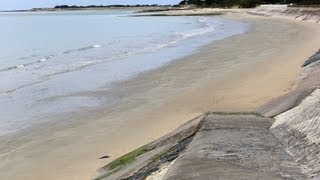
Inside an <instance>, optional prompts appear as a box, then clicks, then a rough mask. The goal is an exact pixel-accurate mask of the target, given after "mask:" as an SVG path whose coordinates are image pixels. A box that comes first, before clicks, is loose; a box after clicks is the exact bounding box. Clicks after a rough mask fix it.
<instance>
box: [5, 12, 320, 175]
mask: <svg viewBox="0 0 320 180" xmlns="http://www.w3.org/2000/svg"><path fill="white" fill-rule="evenodd" d="M226 18H235V19H239V20H242V21H246V22H248V23H251V24H252V28H251V30H250V31H249V32H248V33H245V34H243V35H237V36H234V37H231V38H228V39H225V40H222V41H219V42H216V43H214V44H211V45H209V46H206V47H204V48H203V49H201V51H200V52H199V53H196V54H194V55H191V56H189V57H186V58H184V59H183V60H177V61H175V62H174V63H171V64H169V65H167V66H166V67H163V68H161V69H158V70H155V71H152V72H146V73H144V74H141V75H140V76H138V77H136V78H134V79H131V80H129V81H126V82H121V83H118V84H115V85H114V90H113V91H106V92H95V93H94V94H93V95H94V96H104V95H109V96H119V97H124V98H123V101H122V102H120V103H119V104H113V105H112V107H109V106H107V107H101V109H98V110H95V113H94V114H92V112H91V113H88V114H87V115H82V116H81V117H79V118H77V119H72V120H66V121H63V122H61V123H55V124H47V125H46V126H42V127H35V128H34V130H33V131H28V132H25V133H24V134H20V135H15V136H12V137H6V138H5V139H3V138H2V139H0V143H1V144H0V147H1V148H0V158H1V163H0V172H1V173H0V179H68V180H70V179H77V180H79V179H90V178H92V177H94V176H95V175H96V173H95V171H96V170H97V169H98V168H99V167H101V166H103V165H104V164H106V163H107V162H109V161H110V160H112V159H115V158H116V157H117V156H120V155H122V154H124V153H126V152H129V151H131V150H133V149H135V148H137V147H139V146H141V145H143V144H146V143H148V142H150V141H152V140H154V139H156V138H159V137H161V136H163V135H164V134H166V133H167V132H170V131H171V130H173V129H175V128H176V127H178V125H180V124H182V123H183V122H186V121H187V120H188V119H191V118H192V117H195V116H197V115H199V114H201V113H203V112H206V111H209V110H210V111H252V110H254V109H255V108H257V107H258V106H260V105H261V104H263V103H265V102H266V101H268V100H270V99H272V98H274V97H277V96H279V95H282V94H284V93H286V92H288V91H290V90H291V89H292V88H293V87H294V86H295V85H296V83H297V80H296V79H297V76H298V73H299V70H300V66H301V64H303V61H304V60H305V59H307V58H308V57H309V56H310V55H312V54H313V53H315V52H316V51H317V50H318V47H320V27H319V25H316V24H312V23H306V22H297V21H293V20H288V19H280V18H266V17H254V16H249V15H241V16H240V15H239V14H237V15H236V16H234V15H232V14H231V15H227V16H226ZM104 155H109V156H111V158H110V159H107V160H99V157H101V156H104Z"/></svg>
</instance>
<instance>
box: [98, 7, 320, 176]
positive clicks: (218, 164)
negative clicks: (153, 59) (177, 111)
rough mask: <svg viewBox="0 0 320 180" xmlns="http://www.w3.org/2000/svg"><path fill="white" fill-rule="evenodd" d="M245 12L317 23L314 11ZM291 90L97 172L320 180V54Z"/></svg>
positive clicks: (189, 127)
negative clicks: (249, 109) (254, 108)
mask: <svg viewBox="0 0 320 180" xmlns="http://www.w3.org/2000/svg"><path fill="white" fill-rule="evenodd" d="M248 13H249V14H254V15H263V16H281V17H285V18H292V19H296V20H300V21H308V22H313V23H319V22H320V10H319V9H316V8H293V7H287V6H282V5H279V6H260V7H258V8H256V9H253V10H250V11H248ZM301 66H302V69H301V74H300V77H299V80H300V83H299V84H298V86H297V88H296V89H294V90H293V91H291V92H289V93H287V94H285V95H284V96H281V97H278V98H275V99H273V100H271V101H270V102H268V103H266V104H265V105H263V106H261V107H259V108H258V109H257V110H256V112H230V113H226V112H211V113H207V114H204V115H202V116H200V117H197V118H195V119H193V120H191V121H189V122H188V123H186V124H184V125H182V126H181V127H180V128H178V129H177V130H175V131H173V132H171V133H169V134H168V135H167V136H165V137H163V138H160V139H159V140H156V141H154V142H152V143H150V144H147V145H145V146H143V147H141V148H139V149H137V150H135V151H133V152H131V153H129V154H127V155H124V156H123V157H120V158H118V159H117V160H115V161H114V162H111V163H110V164H109V165H106V166H105V167H103V168H101V169H100V175H99V176H98V177H97V178H96V179H97V180H102V179H127V180H131V179H148V180H160V179H161V180H162V179H163V180H164V179H165V180H171V179H210V178H211V177H216V179H320V148H319V147H320V50H319V51H318V52H316V54H314V55H313V56H311V57H310V58H309V59H307V60H306V61H305V63H304V64H302V65H301Z"/></svg>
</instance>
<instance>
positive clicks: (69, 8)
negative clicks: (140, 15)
mask: <svg viewBox="0 0 320 180" xmlns="http://www.w3.org/2000/svg"><path fill="white" fill-rule="evenodd" d="M192 8H193V6H185V7H178V6H175V5H157V6H155V5H133V6H128V5H110V6H56V7H52V8H32V9H27V10H3V11H0V12H52V11H53V12H56V11H82V10H119V9H120V10H123V9H128V10H132V9H133V10H137V11H139V12H140V11H141V12H160V11H171V10H186V9H192Z"/></svg>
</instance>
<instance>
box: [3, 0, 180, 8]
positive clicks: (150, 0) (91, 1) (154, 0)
mask: <svg viewBox="0 0 320 180" xmlns="http://www.w3.org/2000/svg"><path fill="white" fill-rule="evenodd" d="M180 1H181V0H0V10H16V9H31V8H36V7H53V6H55V5H61V4H67V5H101V4H103V5H108V4H177V3H178V2H180Z"/></svg>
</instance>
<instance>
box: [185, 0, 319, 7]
mask: <svg viewBox="0 0 320 180" xmlns="http://www.w3.org/2000/svg"><path fill="white" fill-rule="evenodd" d="M291 3H293V4H296V5H319V4H320V0H183V1H181V2H180V5H186V4H189V5H190V4H193V5H197V6H202V7H223V8H228V7H234V6H238V7H242V8H251V7H255V6H257V5H260V4H291Z"/></svg>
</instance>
